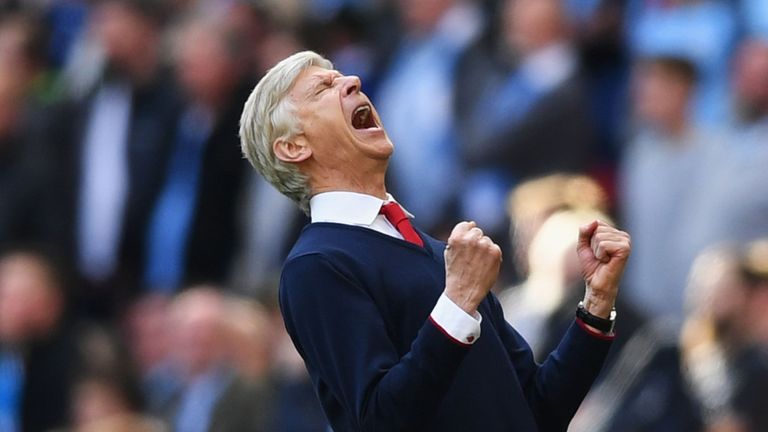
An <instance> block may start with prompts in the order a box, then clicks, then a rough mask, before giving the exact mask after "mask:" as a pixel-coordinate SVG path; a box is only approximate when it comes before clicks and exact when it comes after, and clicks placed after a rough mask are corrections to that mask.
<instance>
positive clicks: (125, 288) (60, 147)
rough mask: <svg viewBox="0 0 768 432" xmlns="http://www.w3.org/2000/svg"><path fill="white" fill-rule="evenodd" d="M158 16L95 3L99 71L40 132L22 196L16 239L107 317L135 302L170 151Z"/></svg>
mask: <svg viewBox="0 0 768 432" xmlns="http://www.w3.org/2000/svg"><path fill="white" fill-rule="evenodd" d="M164 22H165V14H164V10H163V8H162V7H161V5H159V4H158V3H157V2H155V1H153V0H141V1H135V0H130V1H129V0H102V1H99V2H98V5H96V6H95V8H94V10H93V13H92V15H91V21H90V25H91V26H92V28H93V30H94V32H93V34H94V35H95V37H96V38H97V39H96V40H97V41H98V43H99V45H100V46H101V47H102V48H103V49H104V52H105V56H106V65H105V70H104V71H103V73H102V74H101V75H100V79H99V81H98V82H97V83H96V85H95V86H94V87H93V88H92V89H91V90H90V91H89V93H88V94H87V95H86V96H85V97H84V98H68V99H67V100H66V101H64V102H63V103H62V104H60V105H57V106H56V107H55V108H54V109H53V110H52V112H51V113H50V115H49V116H48V121H46V122H44V123H43V124H41V126H40V128H39V129H41V130H42V131H43V132H41V133H42V134H43V141H42V142H43V145H42V148H41V149H40V150H39V151H41V152H45V153H44V154H46V155H47V156H46V157H45V158H44V159H45V160H44V161H42V162H40V166H39V167H38V168H37V170H38V171H37V172H40V173H41V176H42V179H41V180H38V183H39V184H36V185H35V187H34V188H31V189H32V190H30V191H29V192H28V193H27V195H26V196H25V197H22V199H25V200H27V201H30V200H31V201H32V204H31V208H30V209H28V210H27V213H26V214H30V215H33V216H34V217H32V216H30V218H31V219H32V220H33V221H34V226H33V227H31V228H30V235H29V236H28V238H27V237H25V238H22V239H21V240H23V241H34V242H42V243H44V244H51V245H55V246H56V248H57V249H58V251H57V252H59V253H61V254H62V255H63V256H64V257H66V258H67V260H68V261H71V262H69V263H67V264H68V265H71V266H75V268H76V269H77V270H78V276H80V277H81V279H82V281H81V282H80V283H78V284H77V287H78V291H80V292H79V293H78V297H80V299H79V300H78V302H79V303H80V304H82V305H84V309H86V310H87V312H88V313H89V314H91V315H94V316H96V317H103V316H111V315H112V314H113V313H115V311H116V310H117V309H119V308H120V307H121V306H120V305H122V304H124V300H125V299H126V298H128V297H130V296H132V295H134V294H135V291H136V287H138V286H139V281H138V277H137V276H138V275H140V274H141V272H140V268H141V265H142V263H143V254H144V250H145V245H144V243H145V241H144V240H145V237H146V236H144V235H143V234H144V233H145V232H146V230H147V228H146V226H147V223H148V219H149V218H150V216H151V210H152V206H153V203H154V202H155V201H156V200H157V196H158V194H159V190H160V187H161V184H162V180H163V169H164V167H165V166H166V163H167V161H168V158H169V156H168V155H169V152H170V147H171V145H172V144H173V138H174V137H173V132H174V128H173V127H171V126H169V125H174V124H175V119H176V118H177V116H178V97H177V95H176V91H175V89H174V87H173V85H172V84H171V81H170V79H169V77H168V74H167V71H166V70H165V67H164V65H163V63H162V55H161V54H162V52H161V50H160V49H159V46H160V45H161V44H160V43H159V41H160V39H161V36H162V24H163V23H164Z"/></svg>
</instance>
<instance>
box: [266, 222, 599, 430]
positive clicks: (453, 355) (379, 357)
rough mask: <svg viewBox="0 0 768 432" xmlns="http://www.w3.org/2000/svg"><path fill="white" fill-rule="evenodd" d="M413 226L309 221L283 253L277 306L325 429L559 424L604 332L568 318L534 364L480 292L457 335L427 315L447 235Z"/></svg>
mask: <svg viewBox="0 0 768 432" xmlns="http://www.w3.org/2000/svg"><path fill="white" fill-rule="evenodd" d="M419 234H420V235H421V237H422V238H423V239H424V240H425V247H424V248H420V247H418V246H415V245H413V244H410V243H408V242H406V241H403V240H399V239H396V238H393V237H390V236H387V235H385V234H381V233H379V232H376V231H373V230H371V229H367V228H363V227H355V226H348V225H341V224H335V223H313V224H310V225H308V226H307V227H306V228H304V230H303V232H302V234H301V236H300V238H299V240H298V241H297V242H296V245H295V246H294V247H293V249H292V251H291V252H290V254H289V256H288V258H287V260H286V263H285V266H284V268H283V273H282V278H281V282H280V307H281V309H282V312H283V317H284V319H285V325H286V328H287V330H288V333H289V334H290V336H291V338H292V339H293V342H294V344H295V345H296V347H297V349H298V350H299V353H300V354H301V356H302V357H303V358H304V360H305V362H306V365H307V369H308V371H309V374H310V376H311V378H312V382H313V384H314V386H315V389H316V390H317V394H318V397H319V398H320V402H321V404H322V406H323V409H324V411H325V413H326V415H327V416H328V420H329V421H330V423H331V425H332V427H333V430H334V431H335V432H346V431H388V432H395V431H461V432H474V431H478V432H495V431H505V432H506V431H519V432H526V431H565V430H566V429H567V427H568V422H569V421H570V419H571V418H572V417H573V414H574V413H575V412H576V409H577V408H578V406H579V404H580V403H581V401H582V399H583V398H584V396H585V395H586V393H587V391H588V390H589V387H590V385H591V384H592V382H593V381H594V379H595V377H596V376H597V374H598V373H599V371H600V368H601V366H602V363H603V360H604V358H605V355H606V353H607V352H608V348H609V347H610V341H607V340H602V339H600V338H596V337H594V336H592V335H590V334H589V333H587V332H586V331H585V330H583V329H582V328H581V327H580V326H578V325H576V324H573V325H571V327H570V328H569V329H568V331H567V332H566V334H565V336H564V337H563V340H562V342H561V343H560V345H559V346H558V348H557V350H555V351H554V352H553V353H552V354H551V355H550V356H549V357H548V358H547V360H546V361H545V362H544V363H543V364H542V365H540V366H539V365H537V364H536V363H535V362H534V360H533V355H532V353H531V349H530V348H529V346H528V344H527V343H526V342H525V340H523V338H522V337H521V336H520V335H519V334H518V333H517V332H516V331H515V330H514V329H513V328H512V327H511V326H510V325H509V324H508V323H507V322H506V321H505V320H504V316H503V314H502V310H501V306H500V305H499V302H498V301H497V299H496V298H495V297H494V296H493V295H489V296H488V297H487V298H486V299H485V300H484V301H483V302H482V304H481V305H480V307H479V309H478V310H479V312H480V313H481V314H482V316H483V321H482V324H481V336H480V338H479V339H478V340H477V341H476V342H475V343H474V345H471V346H465V345H461V344H459V343H457V342H455V341H454V340H453V339H452V338H451V337H449V336H448V335H446V334H444V333H443V332H442V331H441V329H440V328H439V327H438V326H437V325H436V324H434V323H433V322H432V321H431V320H430V319H429V315H430V312H431V311H432V308H433V307H434V305H435V303H436V302H437V299H438V298H439V297H440V295H441V293H442V292H443V290H444V288H445V263H444V258H443V251H444V248H445V244H444V243H442V242H439V241H437V240H435V239H433V238H431V237H429V236H427V235H425V234H423V233H421V232H419Z"/></svg>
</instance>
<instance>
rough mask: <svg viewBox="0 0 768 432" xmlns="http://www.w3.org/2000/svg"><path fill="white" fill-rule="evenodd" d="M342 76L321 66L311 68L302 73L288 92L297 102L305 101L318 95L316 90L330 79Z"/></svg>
mask: <svg viewBox="0 0 768 432" xmlns="http://www.w3.org/2000/svg"><path fill="white" fill-rule="evenodd" d="M339 75H341V74H340V73H339V72H338V71H335V70H332V69H325V68H323V67H320V66H310V67H308V68H307V69H305V70H304V71H302V72H301V73H300V74H299V76H298V77H296V80H295V81H294V82H293V86H292V87H291V90H290V91H289V92H288V93H289V95H290V96H291V98H292V99H293V100H295V101H301V100H304V99H306V98H308V97H310V96H312V95H314V94H315V93H316V89H317V88H319V87H320V86H321V85H323V83H324V82H326V81H327V79H328V78H329V77H334V76H339Z"/></svg>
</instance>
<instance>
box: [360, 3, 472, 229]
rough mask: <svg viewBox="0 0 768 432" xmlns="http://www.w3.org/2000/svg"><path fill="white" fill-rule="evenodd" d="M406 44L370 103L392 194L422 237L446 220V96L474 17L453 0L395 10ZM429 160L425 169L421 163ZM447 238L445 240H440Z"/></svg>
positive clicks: (450, 130) (449, 128) (451, 151)
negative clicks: (386, 146)
mask: <svg viewBox="0 0 768 432" xmlns="http://www.w3.org/2000/svg"><path fill="white" fill-rule="evenodd" d="M398 4H399V6H400V9H401V12H402V14H403V21H404V23H405V36H404V38H403V40H402V41H401V42H400V45H399V49H398V50H397V52H396V54H395V55H394V57H393V59H392V62H391V64H390V66H389V68H388V70H387V72H386V73H385V75H384V76H383V77H382V80H381V86H380V88H379V89H378V91H377V95H378V100H376V101H375V103H376V107H377V109H378V112H379V115H380V116H381V119H382V121H383V122H384V124H385V125H386V127H387V133H388V134H389V136H390V138H391V139H392V142H396V143H397V146H398V147H397V151H396V156H395V157H394V158H393V159H392V162H391V163H392V167H391V168H390V173H391V175H392V182H390V184H391V185H392V187H393V189H394V192H393V193H394V194H395V195H396V196H397V197H398V199H399V200H400V202H401V203H402V204H403V205H404V206H405V208H407V209H409V210H410V211H411V212H413V213H414V214H418V215H419V226H421V227H422V228H424V229H425V230H426V231H435V229H436V228H437V227H439V226H441V225H442V224H444V223H445V222H446V219H448V220H450V219H452V217H451V216H452V212H451V205H452V204H453V201H454V200H455V192H456V187H445V184H446V181H448V180H449V179H454V178H456V174H457V173H458V172H459V160H458V157H459V155H458V152H457V147H456V143H455V141H454V139H455V128H454V121H453V114H452V111H453V98H452V96H451V94H452V92H451V89H452V88H453V83H454V81H455V79H456V76H455V74H454V68H455V64H456V61H457V59H458V58H459V55H460V54H461V52H462V50H463V49H464V48H465V47H466V46H467V44H468V43H469V42H470V41H471V40H472V39H473V38H474V37H475V35H476V33H477V30H478V26H479V24H480V22H479V16H478V11H477V10H476V9H474V8H473V7H472V6H471V5H470V4H468V3H464V2H460V1H457V0H428V1H417V2H415V1H407V0H402V1H400V2H399V3H398ZM427 160H429V166H425V165H424V164H425V161H427ZM446 234H447V233H446Z"/></svg>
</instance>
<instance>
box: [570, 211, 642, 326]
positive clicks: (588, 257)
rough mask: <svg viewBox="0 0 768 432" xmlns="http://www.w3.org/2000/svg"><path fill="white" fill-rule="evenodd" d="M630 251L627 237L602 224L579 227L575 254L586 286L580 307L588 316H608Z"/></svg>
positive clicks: (594, 223) (595, 222) (601, 222)
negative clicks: (585, 310)
mask: <svg viewBox="0 0 768 432" xmlns="http://www.w3.org/2000/svg"><path fill="white" fill-rule="evenodd" d="M631 249H632V242H631V240H630V237H629V234H627V233H625V232H624V231H620V230H618V229H616V228H614V227H612V226H610V225H608V224H607V223H605V222H603V221H594V222H591V223H589V224H587V225H584V226H582V227H581V228H579V242H578V245H577V252H578V254H579V262H580V264H581V274H582V276H583V277H584V281H585V282H586V283H587V291H586V294H585V296H584V307H585V308H586V309H587V311H588V312H589V313H591V314H592V315H596V316H599V317H602V318H608V316H609V315H610V313H611V309H612V308H613V305H614V303H615V301H616V294H617V293H618V290H619V282H620V280H621V276H622V274H623V273H624V267H626V265H627V259H628V258H629V253H630V251H631Z"/></svg>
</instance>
